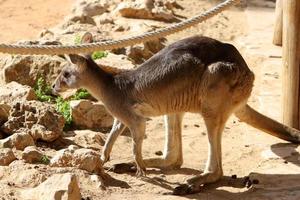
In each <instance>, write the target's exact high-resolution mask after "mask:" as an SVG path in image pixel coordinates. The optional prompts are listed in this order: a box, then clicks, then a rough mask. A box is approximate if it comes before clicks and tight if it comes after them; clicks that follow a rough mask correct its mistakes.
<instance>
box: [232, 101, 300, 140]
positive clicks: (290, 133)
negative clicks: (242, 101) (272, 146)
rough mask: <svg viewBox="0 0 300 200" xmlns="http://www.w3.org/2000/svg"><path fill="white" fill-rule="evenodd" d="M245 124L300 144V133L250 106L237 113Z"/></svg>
mask: <svg viewBox="0 0 300 200" xmlns="http://www.w3.org/2000/svg"><path fill="white" fill-rule="evenodd" d="M235 115H236V116H237V117H238V118H239V119H240V120H241V121H243V122H246V123H247V124H249V125H251V126H253V127H254V128H257V129H260V130H262V131H264V132H266V133H268V134H270V135H273V136H275V137H278V138H281V139H283V140H286V141H290V142H293V143H300V131H299V130H297V129H294V128H291V127H288V126H286V125H283V124H281V123H279V122H277V121H275V120H273V119H271V118H269V117H267V116H265V115H263V114H261V113H259V112H257V111H256V110H254V109H253V108H251V107H250V106H249V105H248V104H246V105H245V106H244V107H242V108H241V109H239V110H238V111H236V112H235Z"/></svg>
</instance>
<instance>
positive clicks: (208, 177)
mask: <svg viewBox="0 0 300 200" xmlns="http://www.w3.org/2000/svg"><path fill="white" fill-rule="evenodd" d="M227 119H228V117H227V116H226V117H224V116H222V115H220V116H216V117H213V118H211V117H204V121H205V124H206V128H207V133H208V134H207V135H208V159H207V162H206V166H205V170H204V172H203V173H201V174H199V175H196V176H195V177H193V178H191V179H188V180H187V184H183V185H180V186H178V187H176V188H175V190H174V194H177V195H183V194H190V193H196V192H198V191H199V190H200V188H201V186H202V185H203V184H206V183H212V182H216V181H217V180H219V179H220V178H221V177H222V176H223V169H222V152H221V138H222V132H223V129H224V126H225V122H226V121H227Z"/></svg>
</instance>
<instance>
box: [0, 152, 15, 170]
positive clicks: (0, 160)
mask: <svg viewBox="0 0 300 200" xmlns="http://www.w3.org/2000/svg"><path fill="white" fill-rule="evenodd" d="M16 159H17V158H16V156H15V154H14V153H13V151H12V150H11V149H10V148H0V165H1V166H7V165H9V164H10V163H11V162H12V161H14V160H16Z"/></svg>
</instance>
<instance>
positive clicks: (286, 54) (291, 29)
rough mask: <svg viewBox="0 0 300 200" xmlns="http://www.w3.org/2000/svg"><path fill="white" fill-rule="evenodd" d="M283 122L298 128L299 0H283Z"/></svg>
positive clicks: (299, 87)
mask: <svg viewBox="0 0 300 200" xmlns="http://www.w3.org/2000/svg"><path fill="white" fill-rule="evenodd" d="M282 7H283V40H282V45H283V73H282V79H283V87H282V88H283V92H282V95H283V98H282V104H283V123H285V124H286V125H289V126H292V127H294V128H297V129H299V128H300V126H299V125H300V109H299V107H300V105H299V104H300V90H299V89H300V81H299V80H300V70H299V68H300V0H283V2H282Z"/></svg>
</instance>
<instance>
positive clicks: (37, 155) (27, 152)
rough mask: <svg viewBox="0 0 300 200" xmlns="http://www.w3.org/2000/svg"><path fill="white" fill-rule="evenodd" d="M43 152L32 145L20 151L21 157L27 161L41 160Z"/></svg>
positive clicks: (35, 161) (36, 161)
mask: <svg viewBox="0 0 300 200" xmlns="http://www.w3.org/2000/svg"><path fill="white" fill-rule="evenodd" d="M42 157H43V154H42V153H41V152H40V151H39V150H38V149H37V148H36V147H34V146H28V147H26V148H25V149H24V151H23V152H22V159H23V160H24V161H25V162H27V163H38V162H41V159H42Z"/></svg>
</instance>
